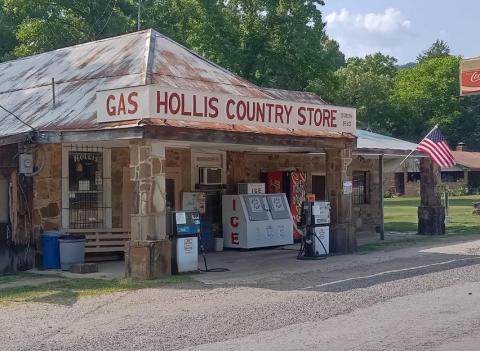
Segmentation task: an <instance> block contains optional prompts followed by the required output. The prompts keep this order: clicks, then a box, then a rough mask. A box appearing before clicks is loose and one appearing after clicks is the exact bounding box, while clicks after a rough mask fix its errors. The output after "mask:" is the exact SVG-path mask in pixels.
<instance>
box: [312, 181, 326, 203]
mask: <svg viewBox="0 0 480 351" xmlns="http://www.w3.org/2000/svg"><path fill="white" fill-rule="evenodd" d="M325 185H326V181H325V176H324V175H312V193H314V194H315V200H316V201H325V200H326V191H325Z"/></svg>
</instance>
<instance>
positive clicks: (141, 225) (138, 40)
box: [0, 30, 411, 276]
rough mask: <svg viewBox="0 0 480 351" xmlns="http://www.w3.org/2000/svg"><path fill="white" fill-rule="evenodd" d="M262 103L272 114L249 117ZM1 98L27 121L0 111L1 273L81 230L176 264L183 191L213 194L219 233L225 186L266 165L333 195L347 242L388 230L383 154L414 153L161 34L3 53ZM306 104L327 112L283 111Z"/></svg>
mask: <svg viewBox="0 0 480 351" xmlns="http://www.w3.org/2000/svg"><path fill="white" fill-rule="evenodd" d="M167 94H169V95H168V96H169V97H170V100H169V101H168V102H167ZM188 98H191V99H192V100H191V101H192V102H191V103H186V102H185V101H186V99H188ZM221 103H225V105H222V106H227V108H228V106H230V107H231V106H233V104H234V103H236V104H237V109H236V114H237V117H238V116H240V115H241V114H242V113H243V117H244V118H242V119H240V118H237V120H235V122H234V121H233V118H235V117H234V116H233V114H232V115H230V114H231V113H232V110H227V111H226V113H225V115H222V114H221V113H219V107H220V104H221ZM256 103H260V104H264V105H263V106H267V107H268V105H272V106H275V111H274V113H273V114H271V116H274V117H272V119H271V120H268V118H263V119H262V116H261V115H260V114H259V112H258V111H257V117H258V118H257V123H249V122H248V121H247V120H249V119H250V118H251V115H249V114H248V113H247V112H246V111H245V110H243V109H244V108H246V106H248V104H250V106H253V105H254V104H256ZM0 104H1V105H2V106H4V107H5V108H7V109H8V110H10V111H12V112H13V113H14V114H15V115H16V116H18V117H19V118H20V119H21V120H23V121H24V122H25V123H21V122H20V121H19V120H18V119H16V118H14V117H13V116H12V115H10V114H8V113H6V112H5V111H0V121H1V124H2V128H1V129H0V190H2V191H1V194H2V195H3V196H2V197H1V198H0V243H2V246H1V248H0V272H2V271H7V270H10V271H15V270H18V269H26V268H29V267H32V266H33V265H34V264H35V260H36V262H37V263H38V258H39V255H40V254H41V245H40V243H39V237H40V234H41V233H42V232H43V231H46V230H52V229H58V230H62V231H65V232H70V233H82V234H85V235H86V236H87V253H88V255H96V256H97V258H98V257H100V258H102V257H103V258H111V257H112V256H115V255H119V254H120V255H123V253H124V252H125V255H126V259H127V263H128V264H127V267H128V268H127V270H128V272H129V273H131V274H132V275H135V276H155V275H157V273H161V272H164V270H165V269H168V267H169V264H168V262H170V261H169V260H170V252H171V249H170V240H169V238H168V237H167V235H166V230H165V222H166V215H167V210H168V209H169V208H170V209H181V208H182V193H183V192H189V191H197V190H201V191H204V192H206V193H207V196H208V198H209V200H208V201H209V205H208V206H207V211H208V224H209V225H210V230H212V231H213V232H214V234H215V235H217V236H218V235H220V236H221V235H222V231H221V195H222V194H225V193H232V192H235V191H236V186H237V183H239V182H259V181H261V180H262V177H263V174H264V173H265V172H269V171H293V170H294V171H298V172H301V173H302V174H303V176H304V180H305V189H304V190H305V192H307V193H315V194H316V195H317V197H318V198H319V199H326V200H328V201H330V202H331V206H332V210H331V218H332V224H331V240H330V242H331V251H333V252H351V251H353V250H355V248H356V235H357V233H361V232H372V231H375V230H377V231H378V230H381V227H382V199H383V190H382V184H383V181H382V170H381V169H382V165H383V162H384V161H385V164H387V163H388V160H390V158H392V159H399V158H401V157H404V156H405V155H407V154H408V153H409V152H410V151H411V149H409V148H408V147H407V146H408V145H405V144H402V143H403V142H402V141H399V140H398V139H393V138H388V137H384V136H380V135H378V134H374V133H368V132H364V131H357V137H356V136H355V135H354V132H355V111H354V110H353V109H349V108H343V107H330V106H328V105H325V102H324V101H323V100H322V99H321V98H320V97H318V96H317V95H315V94H311V93H305V92H289V91H284V90H276V89H262V88H259V87H257V86H255V85H254V84H252V83H250V82H248V81H245V80H244V79H241V78H240V77H238V76H236V75H234V74H232V73H230V72H228V71H227V70H225V69H224V68H222V67H219V66H217V65H215V64H213V63H211V62H209V61H207V60H205V59H204V58H202V57H200V56H199V55H197V54H196V53H194V52H192V51H190V50H188V49H186V48H185V47H183V46H181V45H179V44H177V43H175V42H174V41H172V40H171V39H169V38H167V37H165V36H163V35H161V34H159V33H157V32H155V31H153V30H145V31H141V32H137V33H132V34H127V35H123V36H119V37H115V38H110V39H105V40H100V41H97V42H91V43H86V44H81V45H77V46H73V47H69V48H64V49H59V50H55V51H52V52H47V53H44V54H40V55H35V56H32V57H26V58H23V59H19V60H14V61H10V62H4V63H0ZM199 104H203V105H202V106H203V107H202V108H198V106H199ZM152 105H153V106H156V107H155V108H154V109H151V106H152ZM239 106H240V107H239ZM255 106H257V108H259V107H258V105H255ZM277 106H278V108H277ZM282 106H283V108H284V110H285V113H286V114H285V115H284V114H283V112H282V111H280V110H281V109H282ZM304 106H306V107H308V108H312V109H315V111H317V110H318V111H321V112H320V113H321V114H319V116H321V119H320V120H319V121H315V125H312V127H309V128H292V127H291V126H290V125H289V124H288V123H290V122H291V120H290V119H289V117H287V116H290V113H287V110H288V109H290V111H291V109H293V107H295V108H298V109H301V108H303V107H304ZM167 107H168V109H169V112H167ZM162 109H164V110H162ZM272 109H273V107H272ZM337 110H338V111H337ZM172 111H176V112H178V113H179V114H181V117H178V116H173V114H174V113H173V112H172ZM180 111H181V112H180ZM264 111H265V110H264ZM305 111H306V110H305ZM305 111H304V112H305ZM312 111H313V110H312ZM337 112H338V114H336V113H337ZM271 113H272V112H271ZM316 115H317V112H315V116H316ZM322 115H323V117H322ZM186 116H190V117H192V118H190V117H186ZM199 116H201V117H199ZM217 117H218V118H217ZM230 117H232V118H230ZM315 118H316V117H315ZM252 119H253V120H254V119H255V118H253V117H252ZM322 121H323V122H322ZM304 122H305V121H304ZM316 122H318V125H317V123H316ZM282 123H287V124H285V125H283V124H282ZM322 123H323V124H322ZM355 144H356V145H355ZM20 155H25V156H20ZM23 157H26V159H23ZM29 157H32V159H31V160H32V162H33V164H34V166H35V168H34V172H33V174H25V172H23V170H22V168H23V166H26V168H28V162H29V160H30V159H29ZM203 168H213V169H215V170H217V172H219V173H218V175H219V178H218V179H217V180H216V182H215V184H210V185H208V184H202V181H201V177H200V175H201V174H200V173H201V172H200V170H201V169H203ZM27 173H28V172H27ZM349 182H353V189H352V193H350V192H348V191H347V190H345V189H348V188H349V187H348V183H349ZM5 189H8V190H5ZM5 193H8V197H7V196H4V195H5ZM35 254H36V255H35ZM35 256H36V257H35Z"/></svg>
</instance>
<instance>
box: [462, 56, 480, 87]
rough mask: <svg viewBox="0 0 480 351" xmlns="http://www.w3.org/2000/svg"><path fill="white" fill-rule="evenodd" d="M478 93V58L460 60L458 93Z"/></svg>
mask: <svg viewBox="0 0 480 351" xmlns="http://www.w3.org/2000/svg"><path fill="white" fill-rule="evenodd" d="M472 94H480V58H476V59H468V60H462V61H461V62H460V95H472Z"/></svg>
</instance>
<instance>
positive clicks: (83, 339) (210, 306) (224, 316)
mask: <svg viewBox="0 0 480 351" xmlns="http://www.w3.org/2000/svg"><path fill="white" fill-rule="evenodd" d="M470 247H471V246H469V245H464V247H463V251H462V248H459V247H455V249H454V250H453V251H452V252H448V253H446V252H445V253H443V252H442V253H435V252H429V253H428V255H427V256H425V255H426V254H425V253H417V254H415V255H412V257H408V255H405V254H403V255H402V254H400V253H399V255H398V257H401V259H400V258H398V257H395V255H392V258H391V260H390V261H387V262H383V263H382V266H381V267H378V266H372V264H371V263H370V262H371V255H376V254H375V253H373V254H369V255H365V256H364V257H365V258H364V260H365V262H366V263H365V264H364V265H363V266H362V264H361V262H360V261H361V258H360V260H359V264H358V266H357V267H356V269H355V270H352V269H348V271H347V270H346V269H345V270H344V271H342V270H335V271H330V272H325V271H322V272H321V273H319V272H316V271H313V272H310V273H306V272H304V273H297V274H295V275H292V274H288V273H285V275H284V278H283V279H277V280H276V281H274V282H271V281H268V280H265V281H262V280H259V281H257V282H256V284H255V285H254V286H252V284H251V283H250V284H248V286H230V285H224V286H218V285H216V286H215V287H213V288H212V287H208V286H205V285H202V284H200V283H198V284H197V283H193V284H192V285H191V286H188V287H185V288H182V289H174V288H162V289H144V290H140V291H135V292H127V293H116V294H113V295H109V296H101V297H95V298H84V299H80V300H78V301H77V302H75V303H74V304H73V305H55V304H47V303H29V304H16V305H10V306H5V307H0V324H1V325H2V326H3V328H2V329H1V331H0V340H2V347H1V349H2V350H120V349H121V350H140V349H142V350H177V349H182V348H191V349H192V350H194V349H197V348H199V347H200V345H204V344H208V345H206V346H205V345H204V346H202V349H205V350H208V349H214V350H227V349H231V350H234V349H235V350H243V349H245V350H247V349H252V350H253V349H255V348H250V347H254V346H255V345H256V344H257V343H258V342H259V341H258V340H264V339H265V340H272V342H271V346H272V349H275V350H278V349H283V348H282V347H279V346H278V345H277V344H275V342H274V340H277V339H278V340H281V339H280V338H279V336H283V337H284V338H285V337H287V338H288V339H292V340H295V338H294V337H293V336H292V335H294V334H295V333H296V331H297V330H304V329H305V327H306V326H310V327H312V328H313V327H315V328H316V329H318V330H322V329H321V328H322V327H323V326H325V328H327V327H328V328H330V329H331V330H341V329H343V330H349V329H348V328H352V325H351V324H352V323H350V324H349V323H347V322H348V321H352V320H354V321H355V319H354V317H353V316H354V314H355V313H361V312H362V311H369V309H375V308H380V309H379V310H372V311H371V312H365V313H367V314H366V315H362V316H361V317H358V319H357V321H360V324H359V326H360V327H359V329H358V330H357V334H358V335H363V336H364V337H365V338H367V339H368V340H365V342H364V347H363V346H359V347H358V348H355V349H357V350H377V349H378V350H381V349H382V348H381V347H382V345H383V346H385V345H386V343H382V342H381V340H383V339H382V338H383V337H385V335H386V334H385V333H386V332H387V331H388V330H384V333H383V334H382V333H380V334H379V335H378V337H376V336H375V334H373V333H370V334H369V333H367V332H366V331H365V326H368V323H366V322H365V321H368V320H371V321H372V327H374V326H375V325H376V324H375V323H374V322H375V321H376V320H378V319H379V318H387V319H388V318H389V316H390V315H391V314H392V313H394V311H395V309H388V308H387V309H383V310H382V309H381V306H384V305H385V304H389V303H395V304H394V305H392V306H395V308H396V309H398V306H402V304H409V305H410V306H415V304H416V303H419V304H422V305H423V304H424V302H425V301H428V299H435V298H436V296H443V295H446V296H450V295H451V293H450V294H449V293H448V291H455V289H467V290H468V289H471V288H475V289H476V292H478V287H479V285H478V284H476V283H477V282H480V266H479V265H478V264H479V263H480V260H479V258H478V257H477V256H475V255H472V253H471V252H468V253H467V252H466V251H468V250H469V248H470ZM410 251H411V250H410ZM410 251H409V252H410ZM399 252H400V251H399ZM411 252H413V251H411ZM453 253H454V254H453ZM433 257H435V259H433ZM342 259H345V260H348V259H349V256H343V258H342ZM357 259H358V257H357ZM412 267H414V268H412ZM468 284H473V285H468ZM443 288H446V289H447V290H445V291H446V292H444V293H443V295H438V294H437V291H441V290H442V289H443ZM449 289H450V290H449ZM462 291H463V290H462ZM475 298H477V297H476V296H475ZM401 299H406V300H405V301H403V302H402V300H401ZM397 300H398V301H399V302H396V301H397ZM475 301H476V304H477V305H478V302H480V301H478V300H475ZM456 303H458V301H457V302H456ZM392 308H393V307H392ZM452 308H453V309H454V310H455V309H456V308H457V307H455V306H453V307H452ZM473 310H474V312H475V313H476V310H475V309H473ZM382 311H383V312H382ZM470 311H472V309H471V308H470ZM414 312H415V309H413V310H411V309H410V314H408V316H409V318H412V320H408V321H406V323H408V324H409V325H415V323H416V321H415V318H417V319H418V320H422V318H423V317H422V313H418V314H417V315H416V314H415V313H414ZM454 312H455V311H454ZM424 313H427V311H425V312H424ZM452 313H453V312H452ZM479 314H480V313H479ZM470 317H471V316H469V317H468V318H467V317H465V321H468V320H470V319H471V318H470ZM476 317H478V318H476V319H477V320H480V315H478V316H476ZM342 318H346V320H345V319H342ZM352 318H353V319H352ZM462 320H463V319H462V317H461V316H459V317H458V321H457V322H456V323H457V324H456V326H457V329H458V328H460V327H462V325H461V321H462ZM322 321H323V322H322ZM327 321H328V323H327ZM305 323H307V324H305ZM308 323H313V324H311V325H309V324H308ZM357 324H358V323H357ZM389 325H390V326H391V327H394V324H393V322H392V323H390V324H389ZM469 325H472V323H469ZM444 327H445V326H442V328H444ZM474 327H475V328H477V327H478V326H477V325H474ZM362 328H363V329H362ZM307 329H308V328H307ZM316 329H314V330H316ZM471 329H472V328H470V327H469V328H467V329H465V330H466V331H468V330H471ZM366 330H369V329H368V328H366ZM409 330H410V329H409ZM439 330H440V329H439ZM439 330H433V331H432V332H431V335H430V338H431V339H432V345H433V344H435V343H434V339H435V340H437V339H441V333H440V332H439ZM390 332H393V331H392V330H390ZM395 332H396V333H397V334H396V337H395V340H397V341H398V340H402V335H401V334H398V333H399V331H398V330H397V331H395ZM437 332H438V335H437V334H435V333H437ZM264 333H266V334H264ZM269 333H270V334H269ZM316 334H319V335H326V334H322V333H316ZM289 335H290V336H289ZM332 335H333V334H332ZM466 335H467V334H466ZM334 336H335V335H334ZM417 336H418V335H415V334H412V335H407V334H406V335H405V340H407V338H408V339H410V338H411V337H417ZM468 336H469V337H470V338H472V340H477V339H476V336H475V335H472V334H468ZM242 337H245V338H244V339H242ZM268 337H271V338H270V339H269V338H268ZM332 337H333V336H332ZM335 337H336V338H337V339H338V338H339V337H341V334H337V335H336V336H335ZM255 340H257V341H255ZM341 340H342V339H340V342H338V340H337V343H336V344H335V343H332V345H337V346H336V347H333V348H330V349H332V350H337V349H338V350H341V349H344V348H342V346H341V345H342V343H341ZM374 340H377V343H376V344H375V343H372V342H373V341H374ZM254 341H255V343H254V344H253V345H254V346H252V344H249V342H250V343H251V342H254ZM367 341H368V342H367ZM216 342H223V344H213V345H210V344H212V343H216ZM465 342H467V341H465ZM249 345H250V346H249ZM294 345H296V346H292V347H291V348H288V347H285V348H284V349H292V350H293V349H302V348H298V345H299V344H297V342H295V344H294ZM305 345H307V344H305ZM375 345H377V346H378V345H380V346H378V347H380V348H376V346H375ZM405 345H408V343H406V344H405ZM274 346H275V347H274ZM311 346H312V345H310V347H311ZM390 346H391V345H390ZM257 349H268V348H267V345H265V347H264V348H263V347H262V348H257ZM346 349H348V348H346ZM395 349H399V348H395ZM403 349H408V348H403Z"/></svg>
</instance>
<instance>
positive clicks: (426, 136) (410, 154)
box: [400, 124, 438, 166]
mask: <svg viewBox="0 0 480 351" xmlns="http://www.w3.org/2000/svg"><path fill="white" fill-rule="evenodd" d="M435 128H438V124H435V127H433V128H432V130H431V131H430V132H428V134H427V135H425V137H424V138H423V139H422V140H420V142H419V143H418V144H417V147H418V145H420V144H421V143H422V141H424V140H425V139H427V138H428V136H429V135H430V134H432V132H433V131H434V130H435ZM415 151H417V148H415V149H413V150H412V152H410V153H409V154H408V155H407V157H405V158H404V159H403V161H402V162H400V166H401V165H403V163H404V162H405V161H406V160H407V158H409V157H410V156H412V154H413V153H414V152H415Z"/></svg>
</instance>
